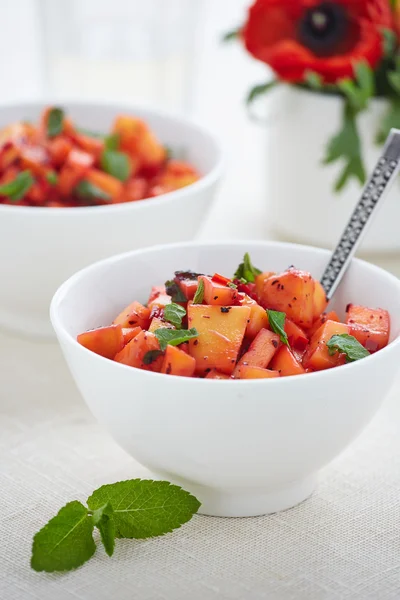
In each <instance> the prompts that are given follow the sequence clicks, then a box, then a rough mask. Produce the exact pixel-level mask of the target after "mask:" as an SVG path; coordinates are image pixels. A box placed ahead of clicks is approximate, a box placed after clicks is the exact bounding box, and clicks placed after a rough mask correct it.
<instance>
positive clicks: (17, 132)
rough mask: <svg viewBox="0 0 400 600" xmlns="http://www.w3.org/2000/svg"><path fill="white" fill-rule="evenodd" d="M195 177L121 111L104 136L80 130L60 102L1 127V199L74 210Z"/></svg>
mask: <svg viewBox="0 0 400 600" xmlns="http://www.w3.org/2000/svg"><path fill="white" fill-rule="evenodd" d="M199 178H200V175H199V173H198V172H197V170H196V169H195V168H194V167H193V166H192V165H191V164H190V163H188V162H186V161H183V160H174V159H172V158H171V157H170V156H169V151H167V149H166V148H165V146H164V145H163V144H162V143H161V142H160V141H159V140H158V139H157V136H156V135H155V134H154V132H153V131H152V130H151V129H150V127H149V126H148V125H147V123H145V122H144V121H143V120H142V119H139V118H137V117H135V116H130V115H118V116H117V117H116V118H115V120H114V123H113V125H112V127H111V130H110V132H109V133H108V134H102V133H99V132H93V131H88V130H84V129H80V128H79V127H77V126H76V125H75V123H74V122H73V121H72V119H71V118H69V117H68V114H67V113H65V112H64V110H63V109H61V108H58V107H48V108H46V109H44V111H43V113H42V115H41V117H40V119H39V121H38V124H37V125H35V124H32V123H26V122H23V121H21V122H16V123H13V124H11V125H7V127H5V128H4V129H3V130H2V131H0V203H3V204H18V205H20V206H47V207H52V208H55V207H58V208H61V207H79V206H93V205H102V204H118V203H121V202H134V201H137V200H143V199H145V198H151V197H154V196H160V195H162V194H165V193H168V192H173V191H174V190H178V189H181V188H183V187H185V186H187V185H191V184H192V183H195V182H196V181H197V180H198V179H199Z"/></svg>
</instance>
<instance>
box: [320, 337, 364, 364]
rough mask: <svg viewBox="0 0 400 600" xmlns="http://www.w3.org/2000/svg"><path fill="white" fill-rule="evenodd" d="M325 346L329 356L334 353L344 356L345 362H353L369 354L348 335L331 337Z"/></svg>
mask: <svg viewBox="0 0 400 600" xmlns="http://www.w3.org/2000/svg"><path fill="white" fill-rule="evenodd" d="M326 345H327V348H328V352H329V354H330V355H331V356H333V355H334V354H336V352H342V353H343V354H345V355H346V362H354V361H356V360H360V359H361V358H365V357H366V356H369V355H370V352H368V350H367V349H366V348H364V346H362V345H361V344H360V342H359V341H358V340H356V338H355V337H354V336H352V335H349V334H348V333H341V334H339V335H333V336H332V337H331V339H330V340H329V342H327V343H326Z"/></svg>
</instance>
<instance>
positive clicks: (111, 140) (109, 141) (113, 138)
mask: <svg viewBox="0 0 400 600" xmlns="http://www.w3.org/2000/svg"><path fill="white" fill-rule="evenodd" d="M119 142H120V139H119V134H118V133H111V134H110V135H106V136H105V138H104V148H105V149H106V150H118V148H119Z"/></svg>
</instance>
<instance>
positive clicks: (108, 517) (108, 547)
mask: <svg viewBox="0 0 400 600" xmlns="http://www.w3.org/2000/svg"><path fill="white" fill-rule="evenodd" d="M92 519H93V524H94V525H95V526H96V527H97V528H98V530H99V531H100V537H101V541H102V542H103V546H104V548H105V551H106V552H107V554H108V556H112V555H113V554H114V547H115V536H116V531H115V523H114V511H113V507H112V506H111V504H110V503H109V502H107V503H106V504H104V505H103V506H100V508H97V509H96V510H95V511H93V515H92Z"/></svg>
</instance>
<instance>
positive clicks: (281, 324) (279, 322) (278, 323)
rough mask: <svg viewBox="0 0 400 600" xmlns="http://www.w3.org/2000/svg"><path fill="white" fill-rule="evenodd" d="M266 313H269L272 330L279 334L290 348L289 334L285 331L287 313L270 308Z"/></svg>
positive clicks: (283, 342)
mask: <svg viewBox="0 0 400 600" xmlns="http://www.w3.org/2000/svg"><path fill="white" fill-rule="evenodd" d="M266 313H267V315H268V320H269V326H270V327H271V329H272V331H273V332H274V333H276V334H277V335H279V338H280V340H281V342H282V344H285V345H286V346H287V347H288V348H290V346H289V340H288V336H287V334H286V331H285V319H286V314H285V313H284V312H280V311H278V310H269V308H267V309H266Z"/></svg>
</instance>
